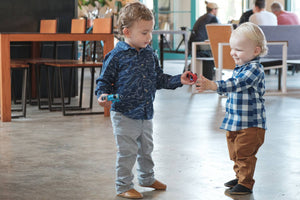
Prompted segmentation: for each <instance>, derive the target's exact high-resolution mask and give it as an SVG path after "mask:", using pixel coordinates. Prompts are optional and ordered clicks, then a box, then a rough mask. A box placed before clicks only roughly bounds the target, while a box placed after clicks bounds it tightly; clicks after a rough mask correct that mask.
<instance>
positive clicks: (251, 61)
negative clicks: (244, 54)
mask: <svg viewBox="0 0 300 200" xmlns="http://www.w3.org/2000/svg"><path fill="white" fill-rule="evenodd" d="M259 59H260V57H259V56H257V57H255V58H253V59H252V60H250V61H249V62H247V63H245V64H243V65H236V68H240V67H243V66H247V65H249V64H255V63H259Z"/></svg>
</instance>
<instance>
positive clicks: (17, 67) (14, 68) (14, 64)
mask: <svg viewBox="0 0 300 200" xmlns="http://www.w3.org/2000/svg"><path fill="white" fill-rule="evenodd" d="M10 69H11V77H13V73H14V71H17V70H22V71H23V82H22V97H21V99H22V100H21V105H22V106H21V109H12V111H21V112H22V114H20V115H12V116H11V118H19V117H26V104H27V82H28V80H27V78H28V70H29V65H28V64H24V63H23V62H18V61H12V62H11V64H10ZM11 85H12V88H13V89H14V86H15V85H14V79H13V78H12V82H11Z"/></svg>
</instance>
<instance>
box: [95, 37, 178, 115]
mask: <svg viewBox="0 0 300 200" xmlns="http://www.w3.org/2000/svg"><path fill="white" fill-rule="evenodd" d="M180 78H181V74H180V75H176V76H171V75H168V74H164V73H163V71H162V69H161V67H160V66H159V64H158V58H157V55H156V54H155V53H154V52H153V49H152V48H151V47H150V46H147V47H146V48H143V49H140V51H137V50H136V49H135V48H132V47H131V46H129V45H128V44H127V43H125V42H118V43H117V45H116V47H115V48H114V49H113V50H112V51H111V52H109V53H108V54H107V55H106V56H105V59H104V62H103V69H102V73H101V75H100V77H99V78H98V79H97V80H96V83H97V88H96V91H95V93H96V95H97V96H98V98H99V96H100V95H101V94H103V93H107V94H119V95H120V97H121V100H120V101H119V102H114V103H113V104H112V107H111V110H113V111H117V112H121V113H122V114H123V115H125V116H127V117H129V118H132V119H152V118H153V101H154V98H155V92H156V90H157V89H161V88H165V89H175V88H177V87H181V86H182V84H181V79H180Z"/></svg>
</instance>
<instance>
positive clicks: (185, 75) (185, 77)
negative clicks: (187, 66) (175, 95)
mask: <svg viewBox="0 0 300 200" xmlns="http://www.w3.org/2000/svg"><path fill="white" fill-rule="evenodd" d="M189 73H190V71H186V72H184V73H183V74H182V75H181V83H182V84H183V85H193V84H194V83H195V82H192V81H191V79H190V78H189V76H188V74H189Z"/></svg>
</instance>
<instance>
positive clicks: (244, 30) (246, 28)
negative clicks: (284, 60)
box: [232, 22, 268, 57]
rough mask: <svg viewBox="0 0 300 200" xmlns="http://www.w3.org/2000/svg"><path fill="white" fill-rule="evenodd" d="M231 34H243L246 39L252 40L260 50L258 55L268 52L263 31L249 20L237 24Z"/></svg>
mask: <svg viewBox="0 0 300 200" xmlns="http://www.w3.org/2000/svg"><path fill="white" fill-rule="evenodd" d="M232 34H233V35H235V34H237V35H240V34H242V35H244V36H246V37H247V38H248V39H250V40H252V41H253V42H254V43H255V45H256V46H258V47H260V49H261V52H260V54H259V56H261V57H262V56H265V55H267V53H268V47H267V40H266V37H265V34H264V32H263V31H262V30H261V28H260V27H259V26H258V25H256V24H254V23H251V22H246V23H243V24H241V25H240V26H238V27H237V28H236V29H235V30H234V31H233V32H232Z"/></svg>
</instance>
